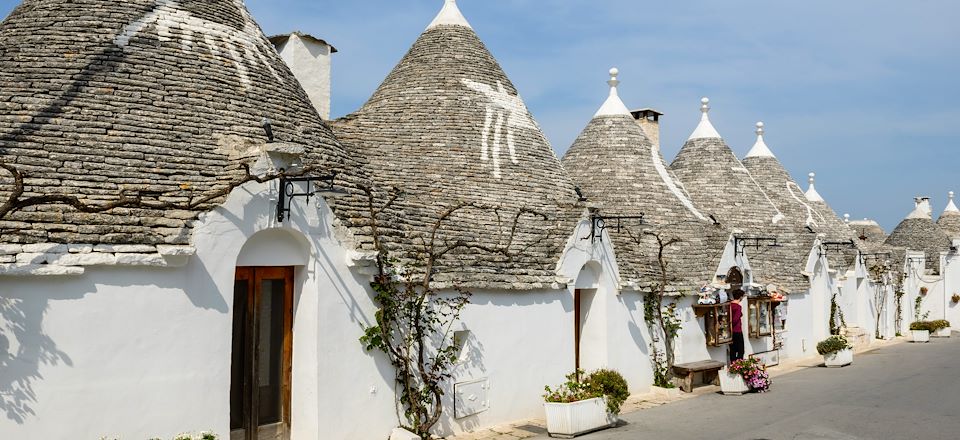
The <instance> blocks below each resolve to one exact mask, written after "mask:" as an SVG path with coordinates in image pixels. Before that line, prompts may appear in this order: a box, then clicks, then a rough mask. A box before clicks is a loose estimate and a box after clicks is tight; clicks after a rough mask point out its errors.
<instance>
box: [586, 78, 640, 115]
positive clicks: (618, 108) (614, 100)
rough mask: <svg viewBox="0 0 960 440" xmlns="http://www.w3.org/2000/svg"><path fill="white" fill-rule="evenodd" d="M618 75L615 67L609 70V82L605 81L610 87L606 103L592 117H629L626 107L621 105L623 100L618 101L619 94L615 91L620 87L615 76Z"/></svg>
mask: <svg viewBox="0 0 960 440" xmlns="http://www.w3.org/2000/svg"><path fill="white" fill-rule="evenodd" d="M619 75H620V69H617V68H616V67H614V68H611V69H610V80H609V81H607V84H609V85H610V96H609V97H608V98H607V100H606V102H604V103H603V106H601V107H600V110H597V113H596V114H595V115H593V117H597V116H615V115H627V116H630V110H629V109H628V108H627V105H626V104H624V103H623V100H621V99H620V94H619V92H618V91H617V86H619V85H620V80H619V79H617V76H619ZM631 117H632V116H631Z"/></svg>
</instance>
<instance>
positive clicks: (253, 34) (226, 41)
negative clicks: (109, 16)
mask: <svg viewBox="0 0 960 440" xmlns="http://www.w3.org/2000/svg"><path fill="white" fill-rule="evenodd" d="M234 4H235V5H236V6H237V10H239V11H241V13H242V15H243V23H244V26H243V29H240V30H238V29H235V28H233V27H231V26H228V25H225V24H222V23H217V22H213V21H210V20H205V19H203V18H199V17H195V16H194V15H193V14H191V13H190V12H188V11H185V10H183V9H181V7H180V5H179V3H178V2H176V1H174V0H156V6H155V7H154V8H153V10H151V11H150V12H147V13H146V14H144V15H143V16H141V17H140V18H138V19H136V20H134V21H132V22H130V23H129V24H127V25H126V26H124V28H123V31H122V32H121V33H120V34H119V35H117V36H116V37H115V38H114V39H113V42H114V44H116V45H117V46H119V47H121V48H123V50H125V51H129V50H131V48H130V47H129V45H130V40H131V39H132V38H133V37H135V36H136V35H137V34H140V33H141V32H143V31H145V30H146V29H147V28H148V27H149V26H150V25H153V26H154V27H155V28H156V31H157V38H158V39H159V40H160V42H166V41H170V40H171V39H173V38H174V32H173V31H174V30H176V31H178V32H177V34H178V35H176V36H177V37H179V39H180V46H181V48H182V50H183V51H184V52H193V51H194V47H195V45H196V44H197V40H199V42H200V44H203V46H205V47H206V48H207V50H209V51H210V53H212V54H213V55H214V56H216V57H229V58H230V60H231V61H232V63H233V66H234V68H235V70H236V74H237V77H238V78H239V80H240V84H241V85H242V86H243V88H244V89H249V88H250V74H249V70H248V69H249V66H256V65H263V66H266V68H267V70H269V71H270V73H272V74H273V76H274V78H276V79H277V81H282V80H281V79H280V74H278V73H277V71H276V70H274V69H273V66H272V65H271V64H270V60H269V59H268V58H267V56H266V55H265V54H267V53H270V52H271V51H272V50H273V48H272V47H271V46H270V42H269V41H267V40H266V39H265V38H260V37H259V36H260V29H259V28H258V27H257V25H256V23H254V21H253V18H251V17H250V14H249V13H248V12H247V9H246V7H244V5H243V0H234ZM195 35H197V37H196V39H195V37H194V36H195ZM224 52H225V53H224Z"/></svg>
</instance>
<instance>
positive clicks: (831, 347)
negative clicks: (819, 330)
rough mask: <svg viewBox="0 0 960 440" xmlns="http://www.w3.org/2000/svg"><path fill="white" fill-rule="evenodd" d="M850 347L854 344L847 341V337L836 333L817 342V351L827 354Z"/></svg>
mask: <svg viewBox="0 0 960 440" xmlns="http://www.w3.org/2000/svg"><path fill="white" fill-rule="evenodd" d="M848 348H853V345H850V341H847V338H845V337H843V336H840V335H835V336H831V337H829V338H827V339H824V340H822V341H820V343H818V344H817V353H820V354H821V355H826V354H830V353H835V352H838V351H840V350H846V349H848Z"/></svg>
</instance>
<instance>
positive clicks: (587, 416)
mask: <svg viewBox="0 0 960 440" xmlns="http://www.w3.org/2000/svg"><path fill="white" fill-rule="evenodd" d="M543 408H544V410H545V411H546V413H547V432H548V433H549V434H550V436H551V437H559V438H573V437H574V436H577V435H580V434H586V433H588V432H592V431H597V430H600V429H604V428H609V427H611V426H613V425H614V424H616V423H617V416H615V415H611V414H608V413H607V400H606V399H604V398H602V397H597V398H595V399H587V400H581V401H579V402H573V403H552V402H544V403H543Z"/></svg>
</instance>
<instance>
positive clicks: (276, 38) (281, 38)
mask: <svg viewBox="0 0 960 440" xmlns="http://www.w3.org/2000/svg"><path fill="white" fill-rule="evenodd" d="M291 35H296V36H298V37H300V38H307V39H310V40H313V41H316V42H317V43H320V44H323V45H326V46H329V47H330V53H337V52H339V51H338V50H337V48H336V47H333V45H332V44H330V43H327V40H324V39H322V38H317V37H314V36H313V35H310V34H307V33H303V32H300V31H294V32H291V33H289V34H279V35H272V36H270V37H267V39H268V40H270V42H271V43H273V45H274V46H276V45H279V44H281V43H284V42H286V41H287V40H289V39H290V36H291Z"/></svg>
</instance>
